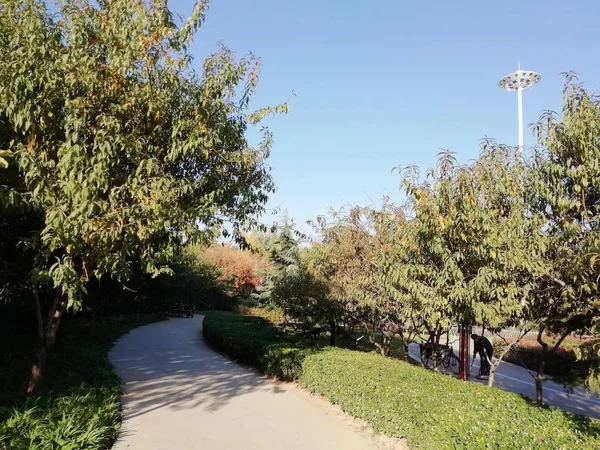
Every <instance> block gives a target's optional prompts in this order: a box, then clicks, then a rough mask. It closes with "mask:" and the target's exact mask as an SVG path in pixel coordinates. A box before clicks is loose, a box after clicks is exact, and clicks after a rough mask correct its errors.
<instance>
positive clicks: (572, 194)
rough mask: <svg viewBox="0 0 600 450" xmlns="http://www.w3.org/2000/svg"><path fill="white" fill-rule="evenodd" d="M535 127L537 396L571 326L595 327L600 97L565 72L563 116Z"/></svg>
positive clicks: (599, 229) (578, 328) (543, 119)
mask: <svg viewBox="0 0 600 450" xmlns="http://www.w3.org/2000/svg"><path fill="white" fill-rule="evenodd" d="M534 132H535V133H536V135H537V138H538V142H539V143H540V144H541V148H539V149H538V150H537V151H536V152H534V155H533V163H534V168H535V171H534V172H532V191H533V192H534V193H535V196H534V197H533V201H532V206H533V208H534V209H535V211H537V212H538V213H539V214H541V215H542V216H543V217H544V219H545V223H544V230H545V233H546V236H547V246H546V249H545V250H546V251H545V253H544V257H545V270H544V277H543V279H542V280H541V281H540V286H539V288H538V292H537V295H536V300H537V302H536V304H535V305H534V306H535V307H534V309H532V311H531V318H532V320H534V321H535V322H536V324H537V325H538V327H539V334H538V339H537V340H538V342H539V344H540V346H541V348H542V351H543V354H544V356H543V358H542V359H541V363H540V366H539V368H538V374H537V378H536V386H537V400H538V403H541V402H542V380H543V374H544V366H545V364H546V361H547V359H548V358H549V357H550V355H551V354H552V353H554V352H555V351H556V349H557V348H558V347H559V346H560V344H561V342H562V341H563V340H564V339H565V338H566V336H568V335H569V334H570V333H572V332H573V331H582V332H585V331H586V330H592V327H593V325H594V323H595V322H596V321H597V318H598V317H599V312H600V311H599V310H600V305H599V303H598V298H599V295H600V292H599V285H598V275H599V272H598V268H599V266H598V264H597V263H598V257H597V255H598V254H600V252H599V249H600V226H599V224H600V222H599V219H600V215H599V214H600V203H599V200H600V142H599V141H598V136H600V97H598V96H597V95H595V94H590V93H588V92H587V91H586V90H585V89H584V88H583V87H582V86H581V85H580V84H578V82H577V77H576V75H575V74H573V73H568V74H565V87H564V90H563V108H562V118H558V117H557V115H556V114H555V113H553V112H551V111H548V112H546V113H544V114H543V115H542V117H541V118H540V120H539V122H537V123H536V124H535V125H534ZM546 330H547V331H550V332H552V333H555V334H558V335H559V336H560V338H559V340H558V341H557V342H556V343H555V344H554V345H550V344H548V343H547V342H546V341H545V340H544V335H543V333H544V331H546ZM593 353H594V352H591V353H589V352H588V353H587V354H588V355H592V354H593ZM592 375H593V373H592Z"/></svg>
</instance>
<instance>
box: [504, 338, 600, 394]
mask: <svg viewBox="0 0 600 450" xmlns="http://www.w3.org/2000/svg"><path fill="white" fill-rule="evenodd" d="M532 344H533V346H532V345H523V344H521V345H518V346H516V348H513V349H512V350H511V351H510V352H508V354H507V355H506V356H505V358H504V360H505V361H507V362H510V363H513V364H516V365H524V366H525V367H527V368H528V369H530V370H533V371H536V370H537V369H538V368H539V366H540V362H541V360H542V358H543V357H544V355H543V351H542V349H541V348H540V347H539V345H537V343H532ZM500 349H501V346H498V345H496V346H494V351H498V350H500ZM590 362H591V361H589V360H579V361H578V360H577V356H576V354H575V351H574V350H572V349H565V348H560V349H558V350H557V351H556V352H555V353H554V354H553V355H552V358H550V359H548V360H547V361H546V364H545V366H544V373H546V374H548V375H550V376H552V377H553V378H554V380H555V381H557V382H564V383H569V384H574V383H578V384H582V383H583V382H584V381H585V379H586V376H587V375H588V372H589V366H590Z"/></svg>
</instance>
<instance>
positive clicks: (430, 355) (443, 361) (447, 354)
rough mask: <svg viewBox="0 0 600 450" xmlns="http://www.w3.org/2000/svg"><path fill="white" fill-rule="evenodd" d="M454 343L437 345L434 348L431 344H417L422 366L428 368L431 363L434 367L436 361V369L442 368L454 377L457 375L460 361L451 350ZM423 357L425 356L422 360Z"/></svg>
mask: <svg viewBox="0 0 600 450" xmlns="http://www.w3.org/2000/svg"><path fill="white" fill-rule="evenodd" d="M454 342H456V341H454ZM454 342H451V343H449V344H448V345H444V344H437V345H436V346H434V345H432V344H431V343H426V344H419V348H420V350H421V359H422V360H423V362H424V364H425V365H426V366H428V365H429V363H430V362H431V363H432V365H434V366H435V364H434V363H435V362H436V361H437V362H438V364H437V367H439V366H442V367H443V368H444V369H448V370H450V371H451V372H452V373H453V374H454V375H458V371H459V367H460V360H459V359H458V356H457V355H456V354H455V353H454V349H453V348H452V344H453V343H454ZM423 355H425V358H423Z"/></svg>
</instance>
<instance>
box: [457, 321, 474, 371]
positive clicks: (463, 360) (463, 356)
mask: <svg viewBox="0 0 600 450" xmlns="http://www.w3.org/2000/svg"><path fill="white" fill-rule="evenodd" d="M458 330H459V334H460V340H459V345H460V347H459V368H458V379H459V380H464V381H469V378H470V377H471V373H470V372H471V370H470V369H471V366H470V364H469V360H470V355H469V353H470V352H469V339H470V338H471V326H470V325H469V324H468V323H466V322H462V323H460V324H459V325H458Z"/></svg>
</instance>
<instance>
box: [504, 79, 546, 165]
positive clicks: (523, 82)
mask: <svg viewBox="0 0 600 450" xmlns="http://www.w3.org/2000/svg"><path fill="white" fill-rule="evenodd" d="M541 79H542V77H541V76H540V74H539V73H537V72H532V71H529V70H521V67H519V69H518V70H517V71H516V72H513V73H511V74H508V75H506V76H505V77H504V78H502V79H501V80H500V82H499V83H498V86H500V89H504V90H505V91H508V92H512V91H517V115H518V120H519V152H520V153H521V154H522V153H523V91H524V90H525V89H529V88H530V87H531V86H533V85H534V84H536V83H537V82H538V81H540V80H541Z"/></svg>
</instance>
